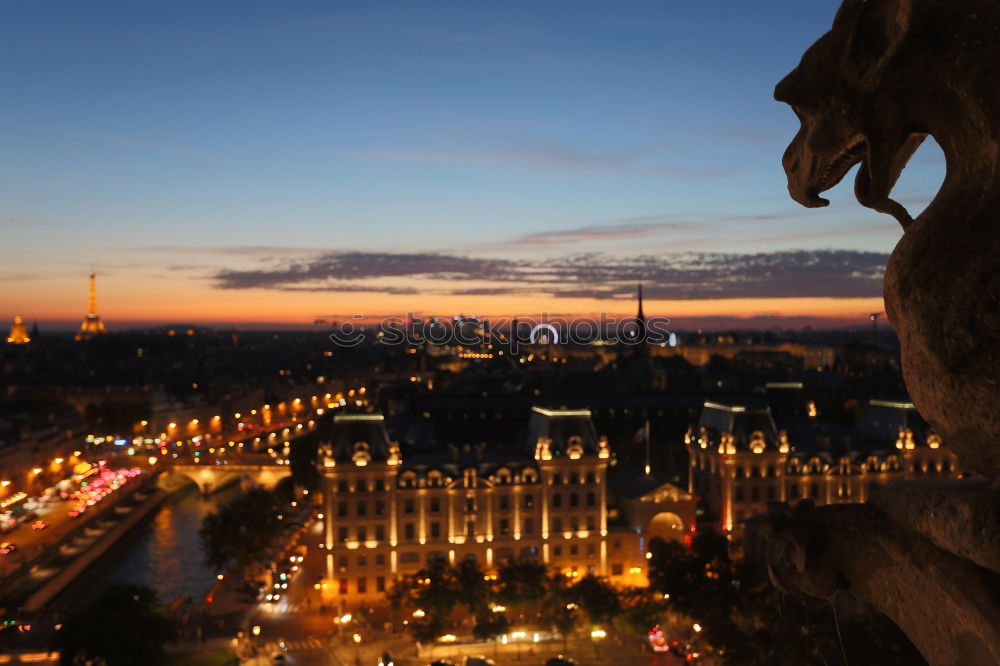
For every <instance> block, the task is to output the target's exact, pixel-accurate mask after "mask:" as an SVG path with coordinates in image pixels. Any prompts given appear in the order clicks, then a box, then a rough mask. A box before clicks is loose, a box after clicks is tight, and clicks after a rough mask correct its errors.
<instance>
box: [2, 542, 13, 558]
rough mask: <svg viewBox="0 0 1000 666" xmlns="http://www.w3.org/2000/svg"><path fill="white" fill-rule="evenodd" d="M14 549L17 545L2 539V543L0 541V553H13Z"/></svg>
mask: <svg viewBox="0 0 1000 666" xmlns="http://www.w3.org/2000/svg"><path fill="white" fill-rule="evenodd" d="M15 550H17V546H15V545H14V544H12V543H11V542H9V541H4V542H3V543H0V555H9V554H10V553H13V552H14V551H15Z"/></svg>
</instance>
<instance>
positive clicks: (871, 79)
mask: <svg viewBox="0 0 1000 666" xmlns="http://www.w3.org/2000/svg"><path fill="white" fill-rule="evenodd" d="M849 5H855V6H853V7H849ZM856 5H860V7H858V6H856ZM912 12H913V0H868V1H867V2H862V1H859V0H845V1H844V4H843V5H841V8H840V11H838V12H837V19H834V24H835V25H836V22H837V21H838V20H845V21H846V20H848V18H849V17H851V15H852V14H853V19H854V28H853V30H852V31H851V36H850V38H849V39H848V42H847V49H846V51H845V53H844V61H843V67H844V75H845V76H846V77H847V78H848V80H850V81H853V82H854V83H855V85H857V86H858V87H859V88H860V89H862V90H870V89H871V88H873V87H874V86H875V84H876V83H877V82H878V79H879V77H880V75H881V74H882V71H883V70H884V69H885V66H886V65H887V64H888V63H889V61H890V60H892V57H893V56H894V55H895V54H896V51H897V50H899V46H900V44H902V43H903V40H904V39H905V38H906V34H907V33H908V32H909V29H910V14H911V13H912ZM842 14H843V16H841V15H842Z"/></svg>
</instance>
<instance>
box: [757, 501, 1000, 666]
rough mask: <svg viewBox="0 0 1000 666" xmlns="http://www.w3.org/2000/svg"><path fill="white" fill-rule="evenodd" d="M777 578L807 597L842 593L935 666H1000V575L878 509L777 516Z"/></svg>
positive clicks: (773, 539) (806, 508)
mask: <svg viewBox="0 0 1000 666" xmlns="http://www.w3.org/2000/svg"><path fill="white" fill-rule="evenodd" d="M771 520H772V528H771V536H770V538H769V539H768V562H769V572H770V575H771V580H772V581H773V582H774V584H775V585H776V586H778V587H779V588H780V589H783V590H787V591H790V592H794V593H797V594H799V595H803V596H805V597H807V598H813V599H823V600H831V599H832V598H833V596H834V594H836V593H837V592H838V591H846V592H850V593H851V594H854V595H855V596H857V597H860V598H861V599H864V600H865V601H867V602H868V603H870V604H871V605H872V606H874V607H875V608H878V609H879V610H881V611H882V612H883V613H885V614H886V615H888V616H889V617H890V618H892V620H893V621H894V622H895V623H896V624H898V625H899V627H900V628H901V629H902V630H903V631H904V632H906V635H907V636H908V637H909V638H910V640H911V641H913V644H914V645H916V646H917V649H919V650H920V652H921V654H923V655H924V657H925V658H926V659H927V661H928V662H929V663H930V664H933V665H935V666H991V665H994V664H998V663H1000V607H998V605H997V599H996V591H997V589H998V586H1000V580H998V579H1000V574H997V573H996V572H993V571H988V570H986V569H984V568H982V567H979V566H977V565H975V564H974V563H972V562H970V561H968V560H965V559H963V558H961V557H958V556H956V555H952V554H951V553H949V552H946V551H944V550H941V549H940V548H937V547H935V545H934V544H933V543H931V542H930V540H929V539H927V538H926V537H923V536H922V535H920V534H917V533H915V532H913V531H911V530H909V529H907V528H905V527H903V526H900V525H898V524H896V523H895V522H892V521H890V520H888V519H887V518H886V517H885V516H883V515H882V513H881V512H880V511H878V510H877V509H876V508H874V507H872V506H870V505H860V504H845V505H839V506H826V507H821V508H819V509H814V508H813V507H812V506H811V503H806V502H803V503H800V505H799V506H798V507H796V509H795V510H794V511H792V512H789V513H788V514H787V515H772V517H771Z"/></svg>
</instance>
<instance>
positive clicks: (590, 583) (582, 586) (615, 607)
mask: <svg viewBox="0 0 1000 666" xmlns="http://www.w3.org/2000/svg"><path fill="white" fill-rule="evenodd" d="M569 593H570V596H571V597H572V598H573V599H574V600H575V601H576V603H577V604H578V605H579V606H580V608H582V609H583V610H584V611H586V613H587V616H588V617H589V618H590V621H591V622H593V623H594V624H601V623H603V622H608V621H610V620H612V619H613V618H614V617H616V616H617V615H618V614H619V613H620V612H621V602H620V601H619V600H618V592H617V591H615V588H613V587H612V586H611V584H610V583H608V581H606V580H604V579H603V578H598V577H597V576H594V575H593V574H591V575H589V576H585V577H583V578H581V579H580V580H579V581H578V582H576V583H574V584H573V586H572V587H571V588H570V589H569Z"/></svg>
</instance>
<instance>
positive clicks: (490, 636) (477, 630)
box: [472, 611, 510, 641]
mask: <svg viewBox="0 0 1000 666" xmlns="http://www.w3.org/2000/svg"><path fill="white" fill-rule="evenodd" d="M509 627H510V622H508V621H507V616H506V615H504V614H503V613H494V612H492V611H486V612H485V613H478V614H476V625H475V626H474V627H473V628H472V635H473V636H475V637H476V638H477V639H479V640H481V641H491V640H495V639H496V637H497V636H499V635H500V634H504V633H506V632H507V629H508V628H509Z"/></svg>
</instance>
